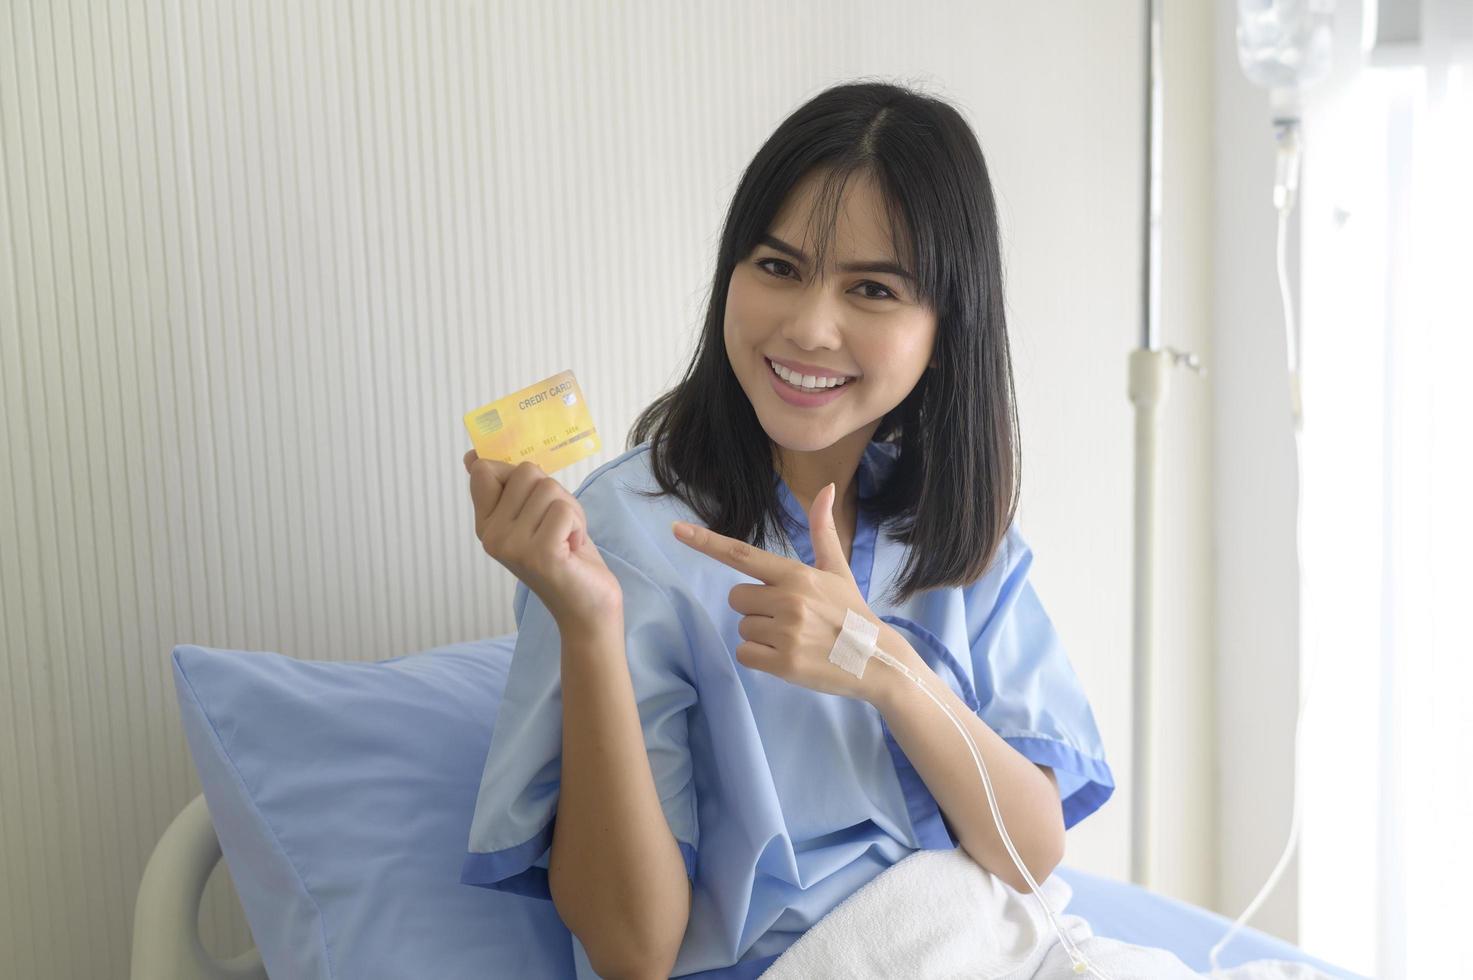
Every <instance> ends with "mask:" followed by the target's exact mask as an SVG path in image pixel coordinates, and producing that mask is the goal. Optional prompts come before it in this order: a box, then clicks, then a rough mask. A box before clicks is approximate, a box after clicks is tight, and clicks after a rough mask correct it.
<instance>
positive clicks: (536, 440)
mask: <svg viewBox="0 0 1473 980" xmlns="http://www.w3.org/2000/svg"><path fill="white" fill-rule="evenodd" d="M465 427H466V431H468V432H469V433H470V434H471V444H472V445H474V446H475V447H476V455H477V456H479V457H480V458H481V459H499V460H501V461H502V462H505V463H511V464H512V465H516V464H517V463H520V462H522V461H523V460H531V461H532V462H534V463H536V464H537V465H538V466H539V467H541V469H542V471H543V472H544V473H551V472H553V471H554V470H560V469H562V468H563V467H564V466H567V465H568V464H569V463H576V462H578V460H580V459H582V458H583V457H585V456H591V455H593V454H594V453H596V452H598V451H599V448H600V447H601V446H602V443H601V442H600V441H599V438H598V430H597V429H595V428H594V427H593V416H592V415H590V414H589V411H588V403H587V402H586V401H584V400H583V389H581V388H579V387H578V381H577V379H575V378H574V377H573V372H572V371H563V372H561V373H559V374H554V375H553V376H552V377H550V378H548V379H546V380H545V381H539V382H537V383H536V384H535V385H531V386H530V387H527V388H523V389H522V390H521V391H518V392H515V393H513V394H510V395H507V396H506V397H505V398H498V399H497V400H496V401H494V402H491V403H490V404H488V405H482V406H481V407H480V408H478V409H476V410H475V411H473V412H467V413H466V414H465Z"/></svg>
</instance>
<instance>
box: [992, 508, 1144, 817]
mask: <svg viewBox="0 0 1473 980" xmlns="http://www.w3.org/2000/svg"><path fill="white" fill-rule="evenodd" d="M1000 556H1001V557H1000V559H999V561H998V562H997V563H996V564H995V566H994V570H993V571H991V572H989V573H988V574H986V575H984V576H982V578H980V579H978V580H977V581H976V582H974V583H973V584H972V585H971V586H969V587H968V588H967V590H966V608H967V634H968V637H969V639H970V643H971V661H972V663H971V667H972V671H971V672H972V683H973V687H974V690H975V699H976V703H977V705H978V711H977V713H978V714H979V715H980V716H981V718H982V720H983V721H985V722H987V724H988V725H989V726H990V727H991V728H992V729H993V730H994V731H996V732H997V733H998V735H1000V736H1001V737H1002V739H1003V740H1004V741H1005V742H1007V743H1008V744H1009V745H1011V746H1012V747H1013V748H1014V749H1016V750H1017V751H1018V752H1019V753H1020V754H1021V755H1023V756H1024V757H1025V758H1027V759H1029V760H1031V761H1032V762H1034V763H1037V764H1039V765H1045V766H1049V767H1050V768H1052V769H1053V771H1054V775H1055V776H1056V777H1057V779H1058V783H1059V799H1060V801H1061V803H1062V804H1063V808H1064V827H1065V829H1067V828H1069V827H1072V826H1074V825H1075V824H1077V823H1078V822H1079V821H1081V820H1083V819H1084V818H1085V817H1087V816H1089V815H1090V814H1091V813H1093V812H1094V811H1095V810H1098V809H1099V808H1100V806H1102V805H1103V804H1104V802H1105V801H1106V800H1108V799H1109V798H1110V795H1111V794H1112V793H1113V792H1114V791H1115V777H1114V776H1113V775H1112V773H1111V772H1110V767H1109V765H1108V764H1107V763H1106V761H1105V749H1104V745H1103V744H1102V742H1101V740H1100V731H1099V728H1098V726H1097V725H1096V724H1095V717H1094V712H1093V711H1092V710H1091V709H1090V705H1089V699H1088V698H1087V697H1086V696H1085V693H1084V689H1083V687H1082V686H1081V685H1080V683H1079V678H1078V676H1077V675H1076V674H1075V673H1074V667H1073V666H1072V665H1071V664H1070V663H1069V657H1068V655H1067V654H1066V653H1065V651H1064V646H1063V643H1062V642H1061V641H1060V639H1059V634H1058V632H1057V631H1056V630H1055V629H1054V626H1053V623H1052V622H1051V621H1050V620H1049V617H1048V614H1047V613H1046V612H1045V611H1044V608H1043V604H1042V602H1040V601H1039V598H1038V593H1037V592H1035V591H1034V588H1033V583H1032V582H1031V581H1029V578H1028V571H1029V568H1030V567H1031V566H1032V564H1033V550H1032V549H1031V548H1030V547H1029V546H1028V544H1027V542H1026V541H1024V540H1023V537H1022V534H1021V533H1020V532H1019V530H1018V527H1017V524H1016V523H1014V524H1013V525H1011V526H1010V527H1009V530H1008V534H1007V537H1006V539H1005V541H1004V544H1003V547H1002V549H1001V551H1000Z"/></svg>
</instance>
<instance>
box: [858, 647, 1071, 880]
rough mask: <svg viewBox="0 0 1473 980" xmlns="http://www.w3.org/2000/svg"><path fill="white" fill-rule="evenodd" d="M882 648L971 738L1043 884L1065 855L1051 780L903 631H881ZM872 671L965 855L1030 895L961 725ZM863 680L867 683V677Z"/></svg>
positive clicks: (900, 680) (881, 700)
mask: <svg viewBox="0 0 1473 980" xmlns="http://www.w3.org/2000/svg"><path fill="white" fill-rule="evenodd" d="M879 646H880V648H881V649H883V650H884V651H885V652H887V653H889V654H890V655H891V656H893V657H895V659H897V660H899V661H900V662H901V663H903V664H905V665H906V666H907V667H909V668H910V670H911V672H912V673H914V674H916V675H917V676H919V677H920V678H921V680H922V681H924V682H925V683H926V686H927V688H928V689H929V690H930V691H931V692H932V693H933V694H935V695H936V697H938V698H939V699H940V700H941V701H942V702H943V703H944V704H945V705H946V706H947V707H949V708H951V710H952V713H953V714H955V715H956V717H957V720H958V721H960V722H961V723H962V724H963V725H964V726H966V728H967V731H968V732H970V733H971V735H972V740H973V741H974V742H976V743H977V751H978V752H979V753H980V754H981V756H982V762H983V764H985V765H986V766H987V775H988V776H989V778H990V779H991V781H992V790H993V793H994V794H995V795H996V797H997V806H998V809H999V810H1000V811H1002V818H1003V823H1004V824H1006V825H1007V829H1008V836H1009V837H1010V838H1011V839H1012V841H1013V846H1014V847H1016V848H1017V850H1018V855H1019V857H1021V858H1022V859H1023V864H1024V865H1025V866H1026V867H1027V868H1028V871H1029V873H1030V874H1032V875H1033V877H1034V880H1036V881H1038V882H1039V883H1040V884H1042V882H1043V879H1044V878H1046V877H1048V875H1050V874H1052V873H1053V870H1054V868H1055V867H1056V866H1057V865H1058V863H1059V861H1061V860H1062V859H1063V855H1064V814H1063V808H1062V807H1061V806H1060V805H1059V796H1058V790H1057V788H1056V787H1055V784H1054V782H1053V780H1052V779H1051V778H1050V776H1049V775H1048V774H1045V773H1044V772H1042V771H1041V770H1040V769H1039V767H1038V766H1036V765H1034V763H1033V762H1031V761H1030V760H1028V759H1027V758H1024V757H1023V756H1022V755H1021V754H1019V753H1018V751H1017V750H1016V749H1014V748H1013V747H1012V746H1011V745H1009V744H1008V743H1007V742H1005V741H1003V740H1002V737H1001V736H999V735H998V734H997V732H995V731H993V730H992V729H991V728H989V727H988V725H987V723H986V722H984V721H983V720H982V719H981V718H978V717H977V715H976V714H974V713H973V711H972V709H971V708H969V707H968V706H967V704H966V702H964V701H963V700H962V699H961V698H959V697H957V695H956V692H955V691H953V690H952V689H951V687H950V686H949V685H948V684H947V683H946V682H945V681H943V680H942V679H941V678H939V677H937V676H936V674H935V672H934V671H933V670H931V668H930V667H928V666H927V665H926V663H925V661H923V660H922V659H921V657H920V655H919V654H917V653H916V652H915V649H914V648H913V647H911V646H910V644H909V643H908V642H906V640H905V638H904V637H902V636H901V635H900V633H899V631H898V630H895V629H893V628H888V629H882V630H881V633H880V641H879ZM867 671H879V672H880V674H879V675H878V676H876V677H875V679H874V681H875V683H874V695H873V696H872V697H871V698H870V700H871V702H872V703H873V704H874V705H875V707H876V708H878V709H879V711H880V714H881V715H882V716H883V717H884V719H885V723H886V725H888V726H889V728H890V731H891V733H892V734H893V735H894V736H895V741H896V742H897V743H898V744H899V745H900V748H901V749H902V750H904V752H905V756H906V758H907V759H909V760H910V762H911V764H912V765H913V766H915V768H916V772H917V773H919V774H920V776H921V778H922V779H923V780H924V781H925V783H926V787H927V788H928V789H929V790H930V791H931V795H932V796H934V797H935V798H936V803H937V805H938V806H939V807H940V808H941V812H942V813H943V814H944V815H945V817H946V819H947V822H948V823H949V824H950V826H951V827H952V828H953V831H954V833H955V834H956V837H957V840H958V841H960V842H961V846H962V848H963V850H965V851H966V852H967V854H969V855H970V856H971V857H972V859H973V860H974V861H976V862H977V863H978V864H980V865H981V866H982V867H984V868H986V869H987V870H988V871H991V872H992V873H993V874H995V875H997V876H998V877H999V878H1001V879H1002V880H1003V881H1005V882H1007V884H1008V885H1010V886H1011V887H1012V888H1014V889H1016V890H1018V891H1020V892H1026V891H1028V883H1027V882H1026V881H1024V880H1023V876H1022V875H1020V874H1019V873H1018V869H1017V867H1016V866H1015V865H1014V864H1013V859H1012V858H1011V857H1010V856H1009V855H1008V851H1007V847H1006V846H1005V845H1004V844H1003V841H1002V837H1001V835H1000V834H999V833H998V831H997V824H996V821H994V820H993V817H992V808H991V807H990V806H988V804H987V791H986V789H984V788H983V786H982V777H981V775H979V774H978V772H977V765H976V763H975V762H974V761H973V760H972V753H971V752H970V751H969V750H968V748H967V743H966V741H965V740H963V739H962V737H961V734H960V733H959V732H958V731H957V730H956V726H955V725H953V724H952V723H951V722H950V721H949V720H947V718H946V715H945V714H943V713H942V712H941V710H940V709H939V708H937V707H936V704H935V702H933V701H932V700H931V699H930V698H928V697H926V695H925V693H924V692H922V691H921V690H919V689H918V688H917V687H916V686H915V684H914V683H913V682H912V681H911V680H909V679H908V678H906V677H905V676H903V675H901V674H900V673H899V672H898V671H896V670H895V669H894V668H893V667H891V666H889V665H888V664H884V663H880V662H878V661H875V660H872V661H870V663H869V666H868V668H867ZM865 680H870V677H869V674H868V672H866V675H865Z"/></svg>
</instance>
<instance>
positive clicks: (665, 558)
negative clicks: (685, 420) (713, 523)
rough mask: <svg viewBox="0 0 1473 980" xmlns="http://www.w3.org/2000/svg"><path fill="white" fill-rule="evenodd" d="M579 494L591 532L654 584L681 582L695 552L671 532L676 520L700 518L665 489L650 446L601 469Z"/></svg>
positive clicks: (626, 453)
mask: <svg viewBox="0 0 1473 980" xmlns="http://www.w3.org/2000/svg"><path fill="white" fill-rule="evenodd" d="M573 496H574V497H576V498H577V499H578V503H579V504H580V505H582V507H583V512H584V514H586V515H587V517H588V534H589V537H591V538H592V539H593V542H594V544H596V545H598V547H599V549H600V550H601V551H603V552H605V553H606V554H613V555H614V556H616V557H618V558H619V559H621V560H622V561H625V562H627V563H629V564H630V565H632V566H634V567H635V568H637V569H638V570H639V571H640V572H642V573H643V574H644V575H646V576H647V577H649V578H651V579H652V580H654V581H656V582H658V583H662V584H666V583H675V582H678V581H679V575H678V572H677V566H678V564H679V563H680V562H681V561H682V560H688V558H689V555H690V553H691V552H690V549H689V548H687V547H685V546H684V545H682V544H680V543H679V542H678V541H676V540H675V536H674V535H673V534H671V533H670V525H671V522H673V521H694V520H697V518H696V516H695V513H694V512H693V511H692V509H691V508H690V507H689V506H688V505H687V504H686V502H685V501H684V500H682V499H681V498H680V497H678V496H676V495H675V494H668V493H664V492H662V491H661V488H660V485H659V482H658V481H657V480H656V479H655V476H654V473H653V471H652V469H651V466H650V444H649V442H647V441H646V442H642V443H640V444H639V445H637V446H634V447H632V448H630V449H628V450H625V451H624V452H622V453H620V454H619V455H618V456H615V457H614V458H613V459H611V460H609V461H608V462H606V463H603V464H602V465H600V466H598V467H597V468H596V469H594V470H593V472H591V473H589V474H588V476H586V477H584V479H583V482H582V483H580V484H579V485H578V489H577V490H575V491H573Z"/></svg>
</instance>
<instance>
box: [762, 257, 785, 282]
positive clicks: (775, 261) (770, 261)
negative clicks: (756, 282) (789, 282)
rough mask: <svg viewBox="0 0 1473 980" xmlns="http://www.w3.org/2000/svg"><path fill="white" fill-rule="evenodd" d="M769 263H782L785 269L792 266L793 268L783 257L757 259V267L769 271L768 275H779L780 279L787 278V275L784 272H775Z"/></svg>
mask: <svg viewBox="0 0 1473 980" xmlns="http://www.w3.org/2000/svg"><path fill="white" fill-rule="evenodd" d="M769 263H770V264H772V265H780V266H782V267H783V268H784V269H788V270H792V268H793V267H792V266H791V265H789V264H788V263H786V262H784V261H783V260H782V259H758V260H757V267H758V268H759V269H763V270H764V271H766V272H767V273H768V275H773V276H777V277H778V278H779V279H786V278H787V276H785V275H783V274H782V273H778V272H773V271H772V270H771V269H769V268H768V264H769Z"/></svg>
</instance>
